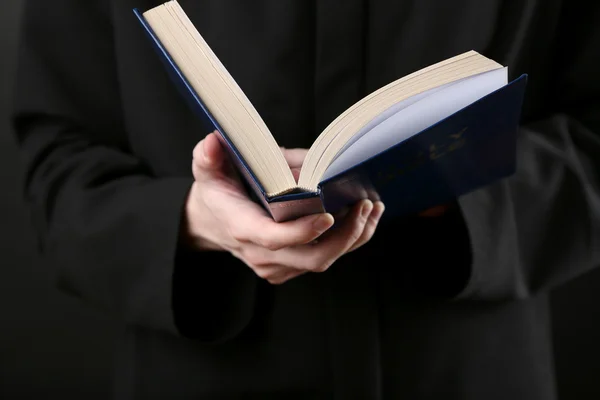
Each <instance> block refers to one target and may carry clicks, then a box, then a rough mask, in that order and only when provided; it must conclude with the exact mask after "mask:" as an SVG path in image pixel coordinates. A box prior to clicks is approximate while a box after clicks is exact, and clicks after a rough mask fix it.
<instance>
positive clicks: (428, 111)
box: [321, 67, 508, 180]
mask: <svg viewBox="0 0 600 400" xmlns="http://www.w3.org/2000/svg"><path fill="white" fill-rule="evenodd" d="M507 82H508V68H506V67H505V68H500V69H496V70H493V71H489V72H485V73H482V74H478V75H475V76H472V77H469V78H465V79H463V80H460V81H458V82H455V83H452V84H450V85H447V86H446V87H444V88H442V89H441V90H439V91H437V92H434V93H433V94H431V95H429V96H424V97H422V96H421V97H422V98H420V99H419V100H418V101H416V102H414V103H412V104H410V105H408V106H407V107H401V109H400V110H399V111H398V112H396V113H395V114H394V115H392V116H390V117H389V118H387V119H386V120H385V121H383V122H381V123H379V124H378V125H377V126H375V127H374V128H373V129H371V130H370V131H369V132H367V133H365V134H363V135H362V137H360V138H359V139H357V140H355V141H354V142H353V143H352V145H350V146H349V147H347V148H346V149H345V150H344V151H343V152H342V153H341V154H339V155H338V157H337V158H336V159H335V160H334V161H333V162H332V163H331V164H330V165H329V167H328V168H327V170H326V171H325V174H324V175H323V177H322V178H321V180H325V179H329V178H331V177H333V176H335V175H337V174H339V173H341V172H344V171H345V170H347V169H348V168H351V167H353V166H355V165H356V164H359V163H361V162H362V161H364V160H366V159H368V158H370V157H372V156H374V155H376V154H378V153H380V152H382V151H384V150H386V149H388V148H390V147H392V146H394V145H396V144H398V143H400V142H402V141H404V140H406V139H409V138H410V137H412V136H414V135H416V134H417V133H419V132H421V131H423V130H424V129H426V128H428V127H430V126H431V125H433V124H435V123H436V122H439V121H441V120H442V119H444V118H446V117H448V116H450V115H452V114H454V113H455V112H457V111H459V110H461V109H462V108H464V107H466V106H468V105H469V104H471V103H473V102H475V101H477V100H479V99H480V98H482V97H484V96H486V95H487V94H489V93H491V92H493V91H495V90H497V89H500V88H501V87H502V86H504V85H506V84H507Z"/></svg>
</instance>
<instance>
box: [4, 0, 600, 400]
mask: <svg viewBox="0 0 600 400" xmlns="http://www.w3.org/2000/svg"><path fill="white" fill-rule="evenodd" d="M159 3H160V2H159V1H151V0H103V1H102V0H85V1H82V0H55V1H42V0H40V1H33V0H31V1H28V2H27V6H26V10H25V14H24V21H23V22H24V26H23V27H24V32H23V34H24V35H23V38H22V43H21V47H20V55H19V69H18V81H17V83H16V99H15V108H14V113H13V122H14V127H15V129H16V135H17V139H18V143H19V146H20V150H21V154H22V157H23V160H24V167H25V170H26V179H25V182H24V187H25V193H26V195H25V198H26V201H27V203H28V204H29V205H30V209H31V214H32V220H33V221H34V223H35V227H36V229H37V232H38V233H39V235H38V237H39V244H40V249H41V251H43V252H44V254H45V255H46V256H47V259H48V261H49V264H48V265H52V267H53V268H55V271H56V282H57V285H58V286H59V287H60V288H62V289H63V290H65V291H67V292H69V293H72V294H73V295H75V296H78V297H80V298H81V299H82V301H85V302H86V303H87V304H89V305H90V307H97V308H99V309H103V310H109V311H111V312H113V313H114V315H116V316H117V317H118V318H121V319H122V320H123V321H125V322H126V324H127V325H126V326H127V329H126V333H125V334H124V336H123V340H122V341H121V343H120V347H119V349H118V350H117V355H118V357H117V359H118V362H117V365H116V373H115V398H117V399H133V398H135V399H150V398H153V399H154V398H156V399H179V398H181V399H183V398H186V399H187V398H190V399H192V398H198V399H228V398H244V399H271V398H274V399H319V398H336V399H351V398H358V399H383V398H385V399H390V398H394V399H396V398H402V399H413V400H416V399H444V400H450V399H461V400H470V399H485V400H492V399H503V400H504V399H528V400H534V399H543V400H551V399H553V398H555V387H554V385H555V382H554V375H553V371H554V370H553V359H552V351H551V338H550V332H549V315H548V298H547V294H548V291H549V290H550V289H552V288H553V287H556V286H557V285H560V284H562V283H564V282H566V281H567V280H569V279H571V278H573V277H575V276H579V275H581V274H583V273H585V272H586V271H589V270H591V269H592V268H594V267H595V266H597V265H599V264H600V250H599V249H600V244H599V240H600V235H599V232H600V176H599V172H598V171H599V170H600V124H599V120H600V117H599V115H600V107H599V98H600V79H599V78H598V71H599V70H598V62H599V61H600V29H599V25H598V21H599V20H600V7H599V4H600V3H598V2H583V1H579V0H569V1H561V0H547V1H541V0H506V1H502V0H489V1H481V0H461V1H438V0H402V1H391V0H389V1H385V0H371V1H366V0H319V1H307V0H297V1H292V0H251V1H249V0H181V1H180V4H181V5H182V7H183V8H184V9H185V10H186V11H187V13H188V14H189V15H190V17H191V19H192V21H193V22H194V23H195V24H196V25H197V27H198V29H199V30H200V31H201V33H202V34H203V35H204V36H205V38H206V40H207V41H208V43H209V44H210V45H211V46H212V48H213V49H214V51H215V52H216V54H217V55H218V56H219V57H220V58H221V60H222V61H223V63H224V64H225V66H226V67H227V68H228V69H229V70H230V72H231V73H232V75H233V76H234V77H235V79H236V80H237V82H238V83H239V84H240V86H241V87H242V89H243V90H244V91H245V92H246V94H247V95H248V97H249V98H250V100H251V101H252V102H253V104H254V105H255V106H256V108H257V109H258V111H259V113H260V114H261V115H262V116H263V118H264V119H265V121H266V123H267V125H268V126H269V128H270V129H271V131H272V132H273V133H274V135H275V137H276V139H277V141H278V142H279V143H280V145H283V146H286V147H308V146H310V144H311V143H312V141H313V140H314V139H315V137H316V135H317V134H318V132H320V131H321V130H322V129H323V128H324V127H325V126H326V125H327V124H328V123H329V122H330V121H331V120H333V119H334V118H335V117H336V116H337V115H338V114H339V113H340V112H342V111H343V110H344V109H346V108H347V107H349V106H350V105H351V104H353V103H354V102H355V101H357V100H358V99H360V98H361V97H363V96H364V95H366V94H368V93H369V92H371V91H373V90H375V89H377V88H379V87H381V86H382V85H385V84H387V83H388V82H390V81H392V80H394V79H396V78H399V77H401V76H403V75H406V74H408V73H410V72H413V71H415V70H417V69H419V68H421V67H425V66H427V65H429V64H431V63H434V62H437V61H440V60H443V59H445V58H447V57H450V56H453V55H456V54H458V53H460V52H464V51H467V50H470V49H474V50H476V51H479V52H480V53H482V54H484V55H486V56H488V57H490V58H493V59H495V60H496V61H498V62H500V63H502V64H504V65H508V66H509V72H510V75H511V78H514V77H516V76H518V75H520V74H521V73H524V72H525V73H528V74H529V85H528V92H527V96H526V100H525V108H524V112H523V123H522V127H521V129H520V132H519V144H518V171H517V173H516V174H515V175H514V176H513V177H511V178H510V179H507V180H505V181H503V182H501V183H498V184H495V185H492V186H490V187H487V188H484V189H481V190H478V191H476V192H474V193H472V194H469V195H466V196H462V197H461V198H459V199H457V202H456V207H455V208H454V209H453V210H451V211H450V212H449V213H447V214H446V215H445V216H443V217H439V218H429V219H425V218H419V217H416V216H410V217H406V218H402V219H398V220H397V221H395V222H394V224H390V225H387V226H384V227H381V229H379V230H378V231H377V233H376V234H375V237H374V238H373V240H372V241H371V242H370V243H369V244H368V245H366V246H364V247H363V248H361V249H360V250H359V251H356V252H355V253H352V254H351V255H349V256H345V257H342V258H341V259H340V260H339V261H338V262H337V263H336V264H334V266H333V267H332V268H331V269H330V270H329V271H328V272H326V273H323V274H309V275H306V276H303V277H300V278H297V279H294V280H292V281H291V282H289V283H286V284H284V285H281V286H271V285H269V284H268V283H266V282H265V281H262V280H260V279H259V278H258V277H256V276H255V275H254V274H253V273H252V272H251V270H250V269H249V268H248V267H246V266H245V265H244V264H242V263H241V262H240V261H238V260H237V259H235V258H234V257H232V256H230V255H228V254H227V253H218V252H204V253H198V252H195V251H193V250H190V249H188V248H186V247H185V245H183V244H182V243H180V240H179V230H180V221H181V215H182V206H183V204H184V202H185V199H186V195H187V193H188V190H189V188H190V185H191V183H192V177H191V171H190V165H191V154H192V149H193V147H194V145H195V144H196V143H197V142H198V141H199V140H200V139H202V137H203V136H204V135H205V134H206V133H208V132H207V127H205V126H202V125H201V124H200V123H199V120H198V119H197V117H196V116H195V115H194V114H193V113H192V112H191V111H190V110H189V109H188V107H187V105H186V104H185V102H184V101H183V100H182V98H181V97H180V95H179V93H178V92H177V90H176V89H175V87H174V86H173V85H172V83H171V81H170V80H169V78H168V76H167V74H166V72H165V70H164V69H163V67H162V65H161V63H160V61H159V59H158V57H157V56H156V54H155V53H154V50H153V49H152V48H151V46H150V44H149V42H148V40H147V38H146V37H145V36H144V33H143V32H142V29H141V28H140V26H139V24H138V22H137V21H136V19H135V18H134V15H133V13H132V8H134V7H139V8H140V9H141V10H142V11H145V10H147V9H149V8H151V7H153V6H156V5H158V4H159ZM406 190H407V191H410V188H406Z"/></svg>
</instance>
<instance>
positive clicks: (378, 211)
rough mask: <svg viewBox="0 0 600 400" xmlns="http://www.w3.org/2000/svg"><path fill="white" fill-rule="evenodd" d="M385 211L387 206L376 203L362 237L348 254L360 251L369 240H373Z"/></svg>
mask: <svg viewBox="0 0 600 400" xmlns="http://www.w3.org/2000/svg"><path fill="white" fill-rule="evenodd" d="M384 211H385V206H384V205H383V203H382V202H381V201H376V202H375V203H373V211H371V214H370V215H369V219H368V220H367V223H366V224H365V229H364V230H363V233H362V235H361V236H360V238H359V239H358V240H357V241H356V242H355V243H354V244H353V245H352V247H350V249H349V250H348V251H347V252H348V253H349V252H351V251H354V250H356V249H358V248H359V247H361V246H363V245H364V244H365V243H367V242H368V241H369V240H371V238H372V237H373V235H374V234H375V230H376V229H377V225H378V224H379V220H380V219H381V216H382V215H383V212H384Z"/></svg>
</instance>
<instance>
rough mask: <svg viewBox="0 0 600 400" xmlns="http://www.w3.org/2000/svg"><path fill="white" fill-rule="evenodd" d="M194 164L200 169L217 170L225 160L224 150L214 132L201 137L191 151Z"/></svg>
mask: <svg viewBox="0 0 600 400" xmlns="http://www.w3.org/2000/svg"><path fill="white" fill-rule="evenodd" d="M193 157H194V164H195V165H196V167H197V168H200V169H201V170H213V171H214V170H219V169H221V168H222V166H223V164H224V162H225V151H224V149H223V148H222V146H221V143H219V139H218V138H217V136H216V134H215V133H210V134H208V135H206V137H205V138H204V139H202V140H201V141H200V142H198V144H197V145H196V147H194V151H193Z"/></svg>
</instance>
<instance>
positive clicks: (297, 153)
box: [281, 147, 308, 168]
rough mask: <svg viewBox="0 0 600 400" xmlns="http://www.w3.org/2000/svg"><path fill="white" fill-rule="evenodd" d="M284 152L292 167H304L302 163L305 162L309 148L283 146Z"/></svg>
mask: <svg viewBox="0 0 600 400" xmlns="http://www.w3.org/2000/svg"><path fill="white" fill-rule="evenodd" d="M281 151H282V152H283V156H284V157H285V159H286V161H287V162H288V165H289V166H290V168H300V167H302V163H304V159H305V158H306V153H308V150H307V149H299V148H297V149H286V148H284V147H282V148H281Z"/></svg>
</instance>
